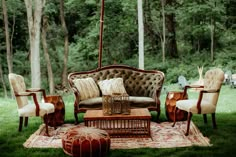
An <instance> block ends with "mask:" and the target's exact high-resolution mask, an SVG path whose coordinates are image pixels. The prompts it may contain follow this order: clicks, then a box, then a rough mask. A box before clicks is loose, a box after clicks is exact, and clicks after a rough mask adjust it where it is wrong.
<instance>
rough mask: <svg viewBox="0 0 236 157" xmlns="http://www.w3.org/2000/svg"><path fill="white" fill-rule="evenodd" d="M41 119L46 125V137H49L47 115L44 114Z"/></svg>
mask: <svg viewBox="0 0 236 157" xmlns="http://www.w3.org/2000/svg"><path fill="white" fill-rule="evenodd" d="M43 119H44V123H45V125H46V136H49V133H48V115H47V114H45V115H44V117H43Z"/></svg>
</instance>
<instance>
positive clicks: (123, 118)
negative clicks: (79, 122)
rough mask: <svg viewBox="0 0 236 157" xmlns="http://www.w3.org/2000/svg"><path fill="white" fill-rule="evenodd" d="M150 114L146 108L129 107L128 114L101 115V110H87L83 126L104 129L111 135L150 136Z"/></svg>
mask: <svg viewBox="0 0 236 157" xmlns="http://www.w3.org/2000/svg"><path fill="white" fill-rule="evenodd" d="M150 121H151V115H150V112H149V111H148V109H146V108H139V109H131V112H130V114H129V115H123V114H115V115H103V112H102V110H87V111H86V113H85V115H84V122H85V126H88V127H96V128H100V129H103V130H106V131H107V132H108V133H109V135H110V136H111V137H150Z"/></svg>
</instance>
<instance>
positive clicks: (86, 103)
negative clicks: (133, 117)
mask: <svg viewBox="0 0 236 157" xmlns="http://www.w3.org/2000/svg"><path fill="white" fill-rule="evenodd" d="M129 101H130V105H131V107H138V108H141V107H150V106H155V105H156V102H155V100H154V99H153V98H150V97H140V96H130V97H129ZM101 104H102V97H96V98H90V99H87V100H82V101H80V103H79V107H84V108H87V107H89V108H94V109H96V108H99V107H100V106H101Z"/></svg>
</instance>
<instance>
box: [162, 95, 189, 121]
mask: <svg viewBox="0 0 236 157" xmlns="http://www.w3.org/2000/svg"><path fill="white" fill-rule="evenodd" d="M184 99H188V95H187V94H186V95H185V96H184V92H182V91H171V92H168V93H167V96H166V103H165V108H166V117H167V119H168V121H174V112H175V106H176V101H178V100H184ZM187 115H188V113H187V112H186V111H182V110H178V111H177V113H176V121H183V120H187Z"/></svg>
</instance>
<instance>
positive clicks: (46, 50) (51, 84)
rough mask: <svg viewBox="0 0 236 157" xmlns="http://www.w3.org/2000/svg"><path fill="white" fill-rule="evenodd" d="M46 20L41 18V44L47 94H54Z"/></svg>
mask: <svg viewBox="0 0 236 157" xmlns="http://www.w3.org/2000/svg"><path fill="white" fill-rule="evenodd" d="M47 24H48V19H47V17H46V16H43V28H42V44H43V51H44V57H45V60H46V64H47V71H48V82H49V92H50V94H53V93H54V92H55V90H54V89H55V88H54V77H53V72H52V65H51V62H50V57H49V54H48V46H47V26H48V25H47Z"/></svg>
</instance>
